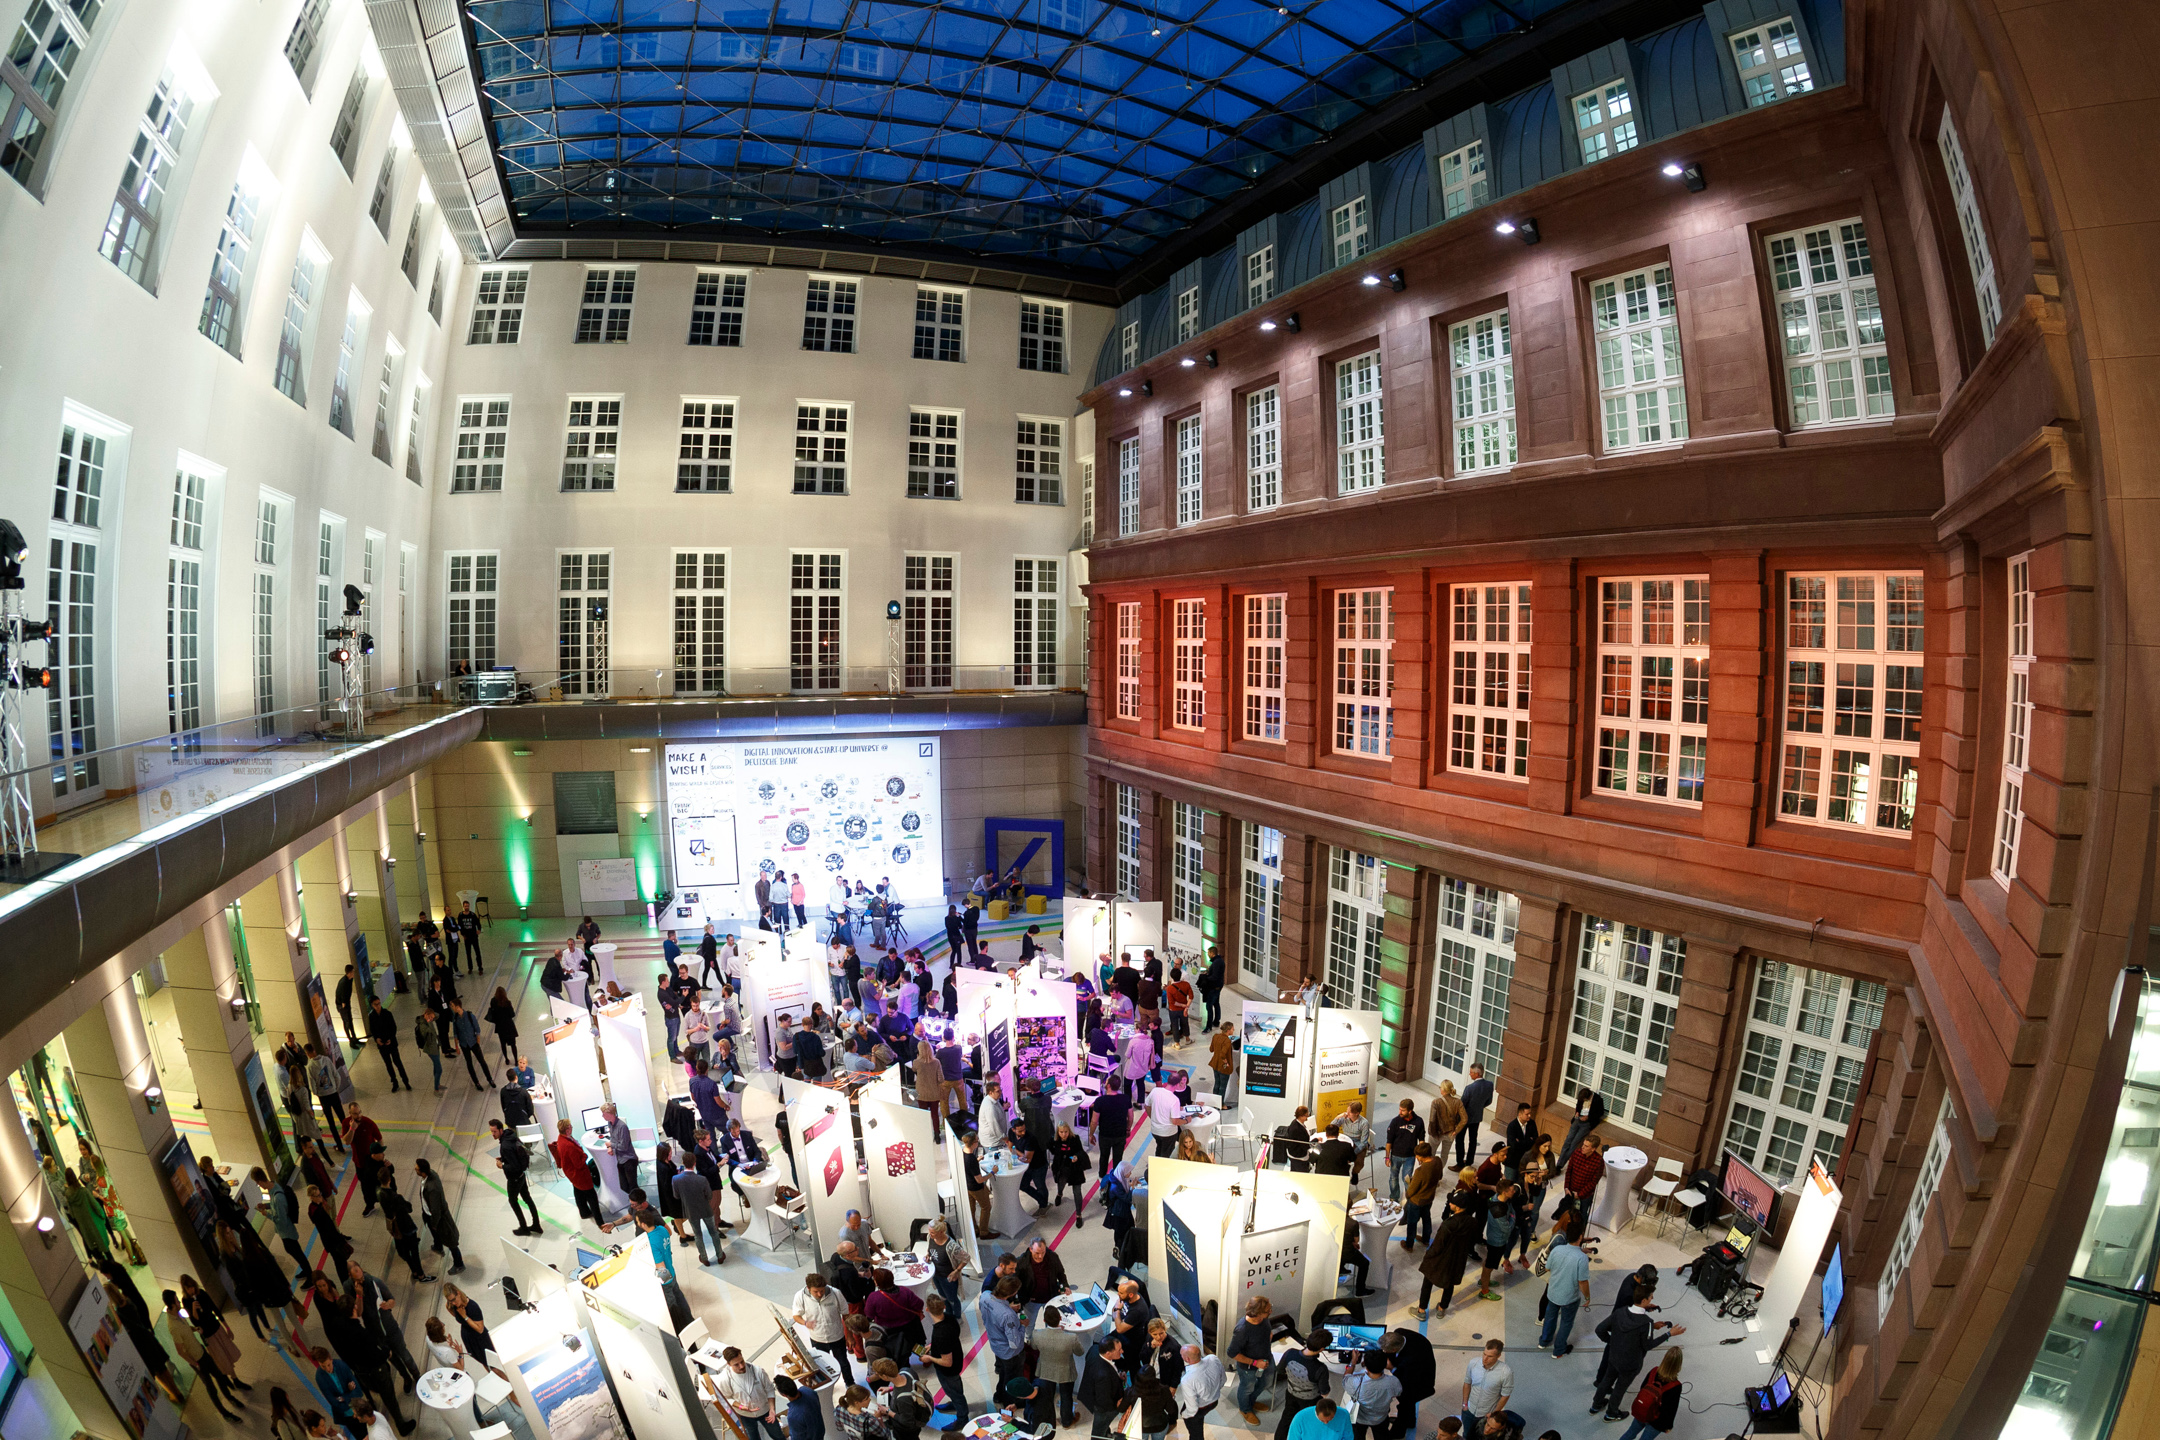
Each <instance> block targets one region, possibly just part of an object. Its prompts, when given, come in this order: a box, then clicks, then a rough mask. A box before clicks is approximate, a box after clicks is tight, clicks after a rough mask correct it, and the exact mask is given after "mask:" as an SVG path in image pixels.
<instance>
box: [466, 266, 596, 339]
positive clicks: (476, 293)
mask: <svg viewBox="0 0 2160 1440" xmlns="http://www.w3.org/2000/svg"><path fill="white" fill-rule="evenodd" d="M589 273H591V274H598V273H599V272H598V271H592V272H589ZM531 279H532V271H531V270H530V269H529V268H526V267H524V266H520V267H518V268H517V269H514V270H503V269H495V270H482V271H481V272H480V277H479V279H478V280H477V281H476V282H475V286H474V290H473V312H472V325H471V326H470V327H469V328H468V329H467V330H466V332H465V343H466V344H468V345H515V344H517V343H518V335H519V333H520V332H522V331H523V330H524V328H525V287H526V285H527V284H528V283H530V281H531Z"/></svg>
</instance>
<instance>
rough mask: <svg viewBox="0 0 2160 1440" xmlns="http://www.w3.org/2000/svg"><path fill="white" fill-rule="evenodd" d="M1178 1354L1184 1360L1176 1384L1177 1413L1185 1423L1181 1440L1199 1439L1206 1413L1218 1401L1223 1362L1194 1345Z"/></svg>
mask: <svg viewBox="0 0 2160 1440" xmlns="http://www.w3.org/2000/svg"><path fill="white" fill-rule="evenodd" d="M1178 1353H1179V1355H1180V1356H1182V1357H1183V1359H1184V1361H1185V1373H1184V1374H1183V1375H1180V1376H1179V1377H1178V1384H1177V1411H1178V1414H1179V1415H1180V1416H1181V1417H1183V1419H1184V1421H1185V1440H1203V1437H1204V1436H1205V1435H1206V1434H1207V1414H1208V1412H1209V1411H1210V1410H1213V1409H1214V1408H1215V1406H1216V1404H1217V1403H1218V1402H1220V1401H1221V1399H1222V1391H1223V1381H1224V1378H1225V1377H1224V1373H1223V1363H1222V1361H1220V1360H1218V1359H1216V1358H1215V1357H1214V1356H1213V1355H1208V1354H1205V1353H1203V1352H1202V1351H1201V1349H1200V1347H1199V1346H1197V1345H1187V1346H1186V1347H1185V1348H1184V1349H1183V1350H1181V1351H1179V1352H1178Z"/></svg>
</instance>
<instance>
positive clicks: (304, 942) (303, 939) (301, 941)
mask: <svg viewBox="0 0 2160 1440" xmlns="http://www.w3.org/2000/svg"><path fill="white" fill-rule="evenodd" d="M293 944H295V945H298V946H299V947H300V948H301V949H303V950H305V949H307V947H308V938H307V936H305V935H295V936H293Z"/></svg>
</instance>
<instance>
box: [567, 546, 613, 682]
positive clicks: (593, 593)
mask: <svg viewBox="0 0 2160 1440" xmlns="http://www.w3.org/2000/svg"><path fill="white" fill-rule="evenodd" d="M556 560H557V564H558V567H559V568H558V571H557V575H558V580H557V584H556V597H555V617H556V624H555V668H556V669H557V670H558V671H559V672H561V673H560V674H559V675H558V676H557V683H558V684H560V685H561V686H562V692H563V694H565V695H605V694H607V693H608V583H609V580H610V574H609V572H610V571H611V570H612V569H613V568H614V552H613V551H611V550H564V551H559V552H557V555H556Z"/></svg>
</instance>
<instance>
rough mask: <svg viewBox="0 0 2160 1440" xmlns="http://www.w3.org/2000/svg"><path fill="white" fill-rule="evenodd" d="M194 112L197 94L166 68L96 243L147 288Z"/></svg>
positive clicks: (108, 257)
mask: <svg viewBox="0 0 2160 1440" xmlns="http://www.w3.org/2000/svg"><path fill="white" fill-rule="evenodd" d="M194 113H195V101H194V98H193V97H192V96H190V95H189V94H188V92H187V90H186V88H185V87H184V86H183V85H182V84H181V83H180V81H179V79H178V78H177V77H176V76H175V75H174V74H173V71H172V68H171V67H170V66H167V67H166V70H165V73H164V74H163V75H161V76H159V77H158V83H157V88H156V89H155V90H153V91H151V92H150V103H149V105H148V106H147V107H145V108H144V111H143V117H142V121H141V123H140V124H139V125H138V126H137V127H136V131H135V148H134V149H133V150H131V151H129V152H128V158H127V164H126V165H125V166H124V167H122V169H121V171H120V191H119V194H117V195H116V196H114V198H113V206H112V213H111V215H110V216H108V217H107V219H106V221H105V234H104V236H103V237H102V238H100V239H99V241H98V253H99V254H100V255H103V256H104V257H105V258H106V259H108V260H110V261H112V263H113V264H115V265H117V266H119V267H120V272H121V273H122V274H123V275H126V276H127V277H128V279H130V280H133V281H134V282H135V283H136V284H138V285H142V286H144V287H145V288H148V287H149V285H150V280H149V279H146V278H145V277H146V276H148V275H149V267H150V257H151V254H152V252H153V250H154V249H155V247H156V244H157V231H158V220H159V217H160V216H161V215H162V214H163V213H164V208H165V187H166V186H167V185H169V184H170V183H171V182H172V178H173V171H175V170H176V169H178V168H179V165H180V148H181V146H182V144H183V143H184V142H185V140H186V138H187V127H188V121H189V119H190V118H192V117H193V115H194Z"/></svg>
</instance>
